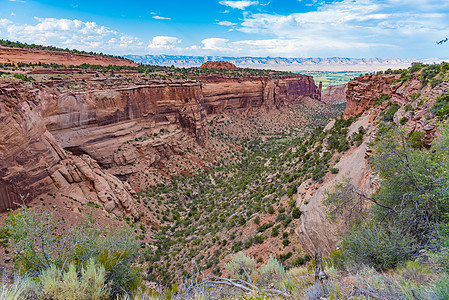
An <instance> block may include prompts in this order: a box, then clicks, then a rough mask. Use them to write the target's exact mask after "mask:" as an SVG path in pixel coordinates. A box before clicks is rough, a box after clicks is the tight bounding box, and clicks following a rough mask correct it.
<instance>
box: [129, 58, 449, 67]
mask: <svg viewBox="0 0 449 300" xmlns="http://www.w3.org/2000/svg"><path fill="white" fill-rule="evenodd" d="M125 58H128V59H130V60H133V61H134V62H136V63H142V64H150V65H160V66H171V65H174V66H176V67H198V66H201V64H203V63H205V62H207V61H227V62H231V63H233V64H235V65H236V66H237V67H240V68H254V69H273V70H279V71H380V70H386V69H388V68H391V69H399V68H408V67H409V66H410V65H411V63H412V62H422V63H427V64H432V63H441V62H442V60H441V59H439V58H429V59H414V58H407V59H400V58H385V59H382V58H347V57H329V58H284V57H227V56H182V55H144V56H140V55H125Z"/></svg>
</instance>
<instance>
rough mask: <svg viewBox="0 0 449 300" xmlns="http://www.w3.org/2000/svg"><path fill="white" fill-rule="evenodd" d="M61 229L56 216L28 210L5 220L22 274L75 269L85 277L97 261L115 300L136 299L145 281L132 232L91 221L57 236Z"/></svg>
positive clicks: (17, 265) (35, 274)
mask: <svg viewBox="0 0 449 300" xmlns="http://www.w3.org/2000/svg"><path fill="white" fill-rule="evenodd" d="M62 226H64V224H63V221H58V220H56V219H55V217H54V216H53V214H52V213H48V212H42V211H39V210H38V209H36V208H28V207H23V208H22V209H19V210H16V211H14V212H11V213H10V215H9V216H8V217H7V218H6V219H5V228H6V230H7V231H8V233H9V234H10V242H11V245H12V247H13V251H14V254H15V255H16V257H15V264H16V267H17V269H18V270H19V271H20V272H21V274H22V275H23V274H27V275H29V276H30V277H32V278H37V277H39V276H41V274H43V273H44V272H47V271H48V272H50V271H51V270H52V268H53V269H55V268H56V269H58V270H59V272H61V273H63V272H68V271H69V268H75V271H76V273H77V274H82V272H83V270H84V269H85V268H86V263H87V262H89V261H90V260H94V262H95V263H96V264H99V265H100V266H101V268H104V270H105V275H104V276H105V282H106V284H107V285H108V286H109V287H110V292H111V293H110V294H111V296H114V297H115V296H116V295H117V296H118V295H123V294H132V293H133V292H135V291H136V290H137V289H138V288H139V287H140V284H141V281H142V276H141V274H140V269H139V268H138V267H136V266H135V262H136V259H137V256H138V251H139V245H138V243H137V240H136V238H135V236H134V234H133V233H132V231H131V230H130V229H126V230H125V229H120V228H114V229H112V228H101V227H99V226H98V225H96V224H95V223H94V221H93V220H88V221H86V222H83V223H81V224H80V225H78V226H76V227H71V228H69V229H68V230H66V231H65V232H64V233H61V234H58V232H60V231H59V230H60V227H62ZM86 270H92V268H91V269H89V268H87V269H86ZM67 276H68V275H67Z"/></svg>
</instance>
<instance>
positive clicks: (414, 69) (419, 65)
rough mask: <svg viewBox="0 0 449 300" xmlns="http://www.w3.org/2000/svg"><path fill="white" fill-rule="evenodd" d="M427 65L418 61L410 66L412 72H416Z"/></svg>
mask: <svg viewBox="0 0 449 300" xmlns="http://www.w3.org/2000/svg"><path fill="white" fill-rule="evenodd" d="M425 66H426V65H425V64H422V63H418V62H414V63H412V66H411V67H410V68H409V71H410V73H415V72H418V71H420V70H421V69H422V68H424V67H425Z"/></svg>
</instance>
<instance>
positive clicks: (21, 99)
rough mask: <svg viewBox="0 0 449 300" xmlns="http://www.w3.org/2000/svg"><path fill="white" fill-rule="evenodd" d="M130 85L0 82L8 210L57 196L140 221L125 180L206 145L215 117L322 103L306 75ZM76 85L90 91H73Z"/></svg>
mask: <svg viewBox="0 0 449 300" xmlns="http://www.w3.org/2000/svg"><path fill="white" fill-rule="evenodd" d="M39 76H46V75H39ZM130 76H131V77H126V75H125V74H123V77H122V78H120V79H118V78H113V79H110V80H112V82H113V83H112V85H113V86H115V88H110V87H107V88H104V87H103V88H99V85H98V83H99V82H102V83H101V84H103V83H104V82H105V81H107V80H109V79H105V78H103V79H102V80H100V81H99V80H98V79H97V78H96V77H94V76H92V75H83V76H80V78H78V79H76V78H70V79H64V78H56V79H48V78H47V79H45V80H44V79H42V78H43V77H39V78H41V79H39V78H38V79H37V81H36V82H28V83H23V82H20V81H17V80H15V81H14V80H12V81H8V80H6V81H4V80H3V81H2V82H1V86H0V98H1V102H0V120H1V124H0V128H1V131H0V132H1V133H0V144H1V146H0V147H1V150H2V151H1V152H0V155H1V161H2V163H1V166H0V170H1V171H0V175H1V176H0V182H1V187H2V190H1V191H0V197H1V199H0V203H1V204H0V208H1V209H2V210H3V211H5V210H7V209H9V208H12V207H15V205H14V203H17V202H20V201H19V200H20V199H19V197H20V196H25V195H27V199H28V200H30V199H35V198H39V197H41V195H43V194H48V193H55V192H58V193H59V194H61V193H62V194H64V195H66V196H67V197H68V198H69V199H76V201H79V202H82V203H88V202H93V203H95V204H97V205H102V206H104V208H105V209H106V210H107V211H109V212H112V213H114V214H115V215H117V216H124V215H127V216H132V217H133V218H138V214H137V211H136V207H135V198H134V197H135V190H137V191H139V190H141V188H142V187H141V185H142V182H138V181H136V182H134V183H132V184H131V185H129V184H128V183H126V182H125V181H126V179H127V178H129V177H130V176H132V175H133V174H135V173H137V172H139V171H140V170H141V169H144V168H148V167H151V166H156V165H157V164H158V162H159V160H160V159H161V158H163V157H167V156H170V155H181V156H182V155H186V152H187V151H188V149H189V148H190V147H193V145H194V144H197V145H200V146H201V145H204V144H205V143H206V142H207V132H208V131H207V129H206V127H207V118H211V117H213V116H214V115H217V114H220V113H222V112H224V111H228V112H236V113H246V114H247V113H251V111H252V110H254V109H264V110H266V111H270V110H272V109H277V108H279V107H281V106H284V105H288V104H289V103H292V102H295V101H296V102H300V101H302V99H304V98H306V97H308V98H311V99H315V100H319V99H320V91H319V89H318V87H317V86H315V84H314V82H313V79H312V78H311V77H310V76H302V75H292V76H286V77H285V78H282V77H281V78H277V79H275V78H264V77H259V78H257V77H255V78H254V77H251V78H250V77H247V78H238V79H235V78H226V77H220V76H215V77H204V78H201V79H200V80H190V81H189V80H179V81H177V82H167V81H165V82H164V81H152V82H148V81H144V80H142V79H141V78H137V77H136V76H135V74H131V75H130ZM73 77H76V75H73ZM36 78H37V77H36ZM130 78H134V80H133V81H131V82H128V81H129V80H130ZM86 81H87V82H88V84H87V86H84V84H85V83H86ZM89 82H91V83H92V84H91V86H90V87H89V84H90V83H89ZM77 84H78V85H82V86H84V87H83V88H82V89H77V88H74V86H76V85H77ZM109 86H110V85H109ZM161 132H163V133H164V134H161ZM156 135H160V136H158V137H155V136H156ZM136 165H138V166H139V168H137V167H136Z"/></svg>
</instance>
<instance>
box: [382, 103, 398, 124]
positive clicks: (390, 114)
mask: <svg viewBox="0 0 449 300" xmlns="http://www.w3.org/2000/svg"><path fill="white" fill-rule="evenodd" d="M399 108H400V106H399V104H397V103H393V104H392V105H390V107H389V108H388V109H387V111H386V112H385V113H384V116H383V120H384V121H385V122H392V121H393V117H394V114H395V113H396V112H397V111H398V110H399Z"/></svg>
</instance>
